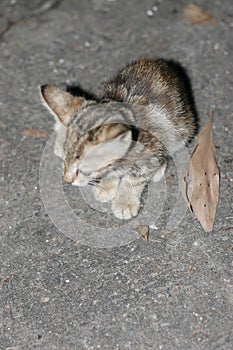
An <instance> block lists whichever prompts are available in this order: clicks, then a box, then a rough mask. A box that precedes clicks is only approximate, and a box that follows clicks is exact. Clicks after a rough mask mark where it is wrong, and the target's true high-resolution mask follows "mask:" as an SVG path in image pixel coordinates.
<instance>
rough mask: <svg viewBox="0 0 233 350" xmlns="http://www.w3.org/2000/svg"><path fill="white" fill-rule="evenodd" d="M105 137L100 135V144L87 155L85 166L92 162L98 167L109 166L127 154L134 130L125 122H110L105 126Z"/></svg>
mask: <svg viewBox="0 0 233 350" xmlns="http://www.w3.org/2000/svg"><path fill="white" fill-rule="evenodd" d="M104 127H105V128H106V130H104V131H105V132H106V134H105V137H103V134H102V139H101V138H99V137H98V141H99V142H98V144H97V145H96V146H94V147H93V148H92V149H91V150H90V152H88V154H87V155H86V157H85V159H84V162H83V166H84V169H85V167H87V168H88V167H89V166H90V164H92V166H93V167H94V168H96V169H98V168H99V169H100V168H102V167H103V166H107V165H108V164H111V163H112V162H114V161H116V160H117V159H121V158H123V157H124V156H125V154H126V153H127V151H128V149H129V148H130V145H131V143H132V131H131V130H130V129H129V128H128V127H127V126H126V125H124V124H108V125H106V126H104Z"/></svg>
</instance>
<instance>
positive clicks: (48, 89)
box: [40, 84, 85, 125]
mask: <svg viewBox="0 0 233 350" xmlns="http://www.w3.org/2000/svg"><path fill="white" fill-rule="evenodd" d="M40 91H41V96H42V99H43V101H44V103H45V105H46V107H47V108H48V109H49V110H50V111H51V112H52V113H53V114H55V116H57V117H58V118H59V120H60V121H61V122H62V123H63V124H64V125H67V124H68V123H69V121H70V119H71V117H72V116H73V115H74V114H75V112H77V110H78V109H79V108H80V107H81V105H82V104H83V103H84V101H85V100H84V99H83V98H81V97H75V96H73V95H71V94H69V93H68V92H66V91H63V90H61V89H60V88H59V87H57V86H56V85H51V84H48V85H43V86H41V88H40Z"/></svg>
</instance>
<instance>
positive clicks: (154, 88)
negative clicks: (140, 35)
mask: <svg viewBox="0 0 233 350" xmlns="http://www.w3.org/2000/svg"><path fill="white" fill-rule="evenodd" d="M181 85H182V84H181ZM181 85H180V86H179V75H178V72H176V69H175V67H174V65H172V64H171V63H170V62H167V61H165V60H162V59H153V58H151V59H146V58H144V59H141V60H139V61H136V62H133V63H131V64H128V65H127V66H126V67H125V68H123V69H122V70H121V71H120V72H119V73H118V74H117V75H116V76H115V77H114V78H113V79H111V80H110V81H109V82H108V83H107V84H106V85H105V86H104V94H105V96H106V97H108V98H112V99H115V100H118V101H119V102H128V103H136V102H137V101H138V100H140V102H141V103H150V102H154V101H155V99H157V101H158V102H159V99H160V98H161V97H163V96H164V94H166V95H168V96H172V95H173V97H175V96H174V95H176V94H177V89H178V90H180V89H181V88H182V87H181Z"/></svg>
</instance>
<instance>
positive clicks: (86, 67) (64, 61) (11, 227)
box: [0, 0, 233, 350]
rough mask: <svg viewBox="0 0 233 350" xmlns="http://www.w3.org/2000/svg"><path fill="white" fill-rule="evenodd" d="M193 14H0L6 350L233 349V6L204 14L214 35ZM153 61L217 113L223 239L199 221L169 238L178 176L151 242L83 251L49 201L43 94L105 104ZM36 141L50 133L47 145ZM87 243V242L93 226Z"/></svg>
mask: <svg viewBox="0 0 233 350" xmlns="http://www.w3.org/2000/svg"><path fill="white" fill-rule="evenodd" d="M188 3H189V1H184V0H176V1H172V0H162V1H158V0H157V1H156V0H155V1H151V0H144V1H139V0H129V1H123V0H119V1H118V0H115V1H114V0H111V1H110V0H109V1H108V0H92V1H91V0H78V1H75V0H69V1H26V0H25V1H23V0H22V1H20V0H18V1H17V0H15V1H10V0H9V1H6V0H2V1H1V2H0V35H1V43H0V72H1V79H0V118H1V119H0V126H1V131H0V132H1V135H0V147H1V148H0V158H1V162H0V167H1V177H0V193H1V207H0V211H1V214H0V215H1V236H0V240H1V244H0V250H1V272H0V273H1V291H0V303H1V304H0V310H1V319H0V322H1V333H0V349H4V350H6V349H8V350H31V349H41V350H55V349H58V350H68V349H69V350H70V349H77V350H84V349H88V350H91V349H101V350H103V349H106V350H110V349H111V350H116V349H122V350H127V349H128V350H129V349H132V350H147V349H155V350H159V349H162V350H174V349H179V350H200V349H201V350H202V349H203V350H230V349H232V344H233V333H232V329H233V308H232V304H233V285H232V268H233V262H232V256H233V253H232V247H233V245H232V232H233V229H232V218H233V214H232V206H231V204H232V178H233V168H232V153H231V152H232V146H233V145H232V117H233V112H232V111H233V78H232V77H233V60H232V57H233V40H232V32H233V2H232V1H231V0H224V1H220V0H213V1H204V0H197V1H195V3H196V4H197V5H199V6H200V7H202V8H203V9H204V10H205V11H207V12H209V13H211V14H212V15H213V16H214V17H215V18H216V20H217V24H216V23H208V24H202V25H195V24H192V23H191V22H190V21H189V20H187V19H185V18H184V16H183V8H184V6H185V5H187V4H188ZM154 6H156V7H157V8H156V7H154ZM153 7H154V10H153V9H152V8H153ZM148 11H149V12H148ZM141 56H150V57H151V56H159V57H165V58H168V59H174V60H176V61H178V62H180V63H181V64H182V66H183V67H184V68H185V69H186V70H187V72H188V74H189V76H190V79H191V83H192V88H193V93H194V97H195V101H196V107H197V110H198V113H199V119H200V126H203V125H205V124H206V123H207V121H208V114H209V110H210V109H212V110H213V111H214V137H215V144H216V148H217V160H218V164H219V167H220V171H221V193H220V201H219V206H218V211H217V216H216V221H215V225H214V231H213V232H212V233H209V234H206V233H205V232H204V231H203V229H202V228H201V226H200V224H199V223H198V221H197V220H196V219H195V218H194V216H193V215H192V214H191V213H188V212H187V213H186V215H185V216H184V218H183V220H182V222H181V223H180V225H179V226H178V227H177V228H176V229H175V230H174V231H173V232H171V233H168V234H167V235H165V236H164V235H162V234H161V232H163V229H164V227H165V226H166V220H167V217H168V214H167V213H169V211H171V210H172V205H173V204H172V203H173V202H174V198H173V195H172V187H173V186H177V184H176V182H177V175H176V171H175V169H173V168H172V164H171V168H170V170H168V174H167V196H168V198H167V201H166V203H165V205H164V210H163V212H162V213H161V215H160V217H159V219H158V222H157V228H158V229H157V230H152V232H151V240H149V242H146V241H145V240H143V238H140V237H138V239H135V240H132V241H131V242H129V243H128V244H125V245H121V246H116V247H114V248H111V249H110V248H108V249H106V248H98V247H94V246H88V245H84V244H80V243H79V242H75V241H74V240H72V239H69V238H68V237H66V235H65V234H63V233H62V232H60V231H59V230H58V229H57V227H56V226H54V224H53V223H52V222H51V220H50V218H49V215H48V213H47V212H46V210H45V208H44V206H43V203H42V200H41V196H40V191H39V166H40V159H41V156H42V152H43V150H44V147H45V145H46V142H47V140H48V139H49V135H50V133H52V127H53V120H52V117H50V116H49V114H48V112H47V111H46V110H45V109H44V107H43V106H42V104H41V102H40V97H39V90H38V87H39V86H40V85H42V84H45V83H47V82H51V83H55V84H57V85H59V86H61V87H64V88H65V87H67V86H68V85H69V86H71V85H75V86H77V85H79V86H81V87H82V88H83V89H86V90H87V91H91V92H95V91H96V90H97V87H99V86H101V84H102V83H103V82H104V81H106V80H107V79H108V78H109V77H111V76H112V75H113V74H114V73H115V72H116V71H117V70H118V69H119V68H121V67H122V66H123V65H124V64H126V63H128V62H130V61H132V60H135V59H137V58H138V57H141ZM27 128H28V129H29V131H25V129H27ZM30 129H36V130H42V131H47V132H48V134H47V136H46V137H43V136H44V134H43V133H42V134H39V135H35V136H40V137H35V136H33V135H34V134H33V130H31V131H30ZM173 175H174V176H173ZM66 191H67V196H68V195H69V193H68V192H71V187H67V189H66ZM169 193H171V198H170V199H169ZM71 197H72V194H71ZM73 202H75V201H73V198H71V199H70V203H71V204H70V205H71V206H72V205H74V207H75V209H74V210H76V213H77V215H79V214H80V215H83V213H85V214H86V215H87V216H88V215H89V217H90V219H89V223H90V225H92V224H93V222H94V223H95V222H96V221H98V215H97V214H98V213H96V212H95V211H94V210H93V209H92V210H91V209H89V208H88V206H87V205H86V204H85V203H83V204H82V203H81V202H80V203H79V202H78V203H76V204H75V203H73ZM111 220H112V221H111ZM114 220H115V219H114V218H112V219H111V217H110V218H109V221H108V226H109V225H111V222H112V223H114V222H115V221H114ZM77 230H78V232H81V233H82V234H83V235H84V236H85V233H86V232H85V230H84V229H83V227H82V225H80V226H79V227H77ZM96 230H98V228H97V229H96ZM124 230H125V231H127V227H126V228H125V226H123V227H122V234H124Z"/></svg>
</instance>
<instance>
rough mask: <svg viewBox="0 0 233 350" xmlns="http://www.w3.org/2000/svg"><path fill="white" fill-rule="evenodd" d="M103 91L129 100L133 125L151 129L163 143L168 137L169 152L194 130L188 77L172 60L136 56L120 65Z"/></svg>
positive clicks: (117, 99)
mask: <svg viewBox="0 0 233 350" xmlns="http://www.w3.org/2000/svg"><path fill="white" fill-rule="evenodd" d="M103 91H104V97H105V98H107V99H112V100H115V101H118V102H126V103H129V104H130V105H131V106H132V109H133V111H134V112H135V121H136V123H137V125H139V126H141V127H143V128H145V129H146V130H151V131H154V132H155V133H156V135H157V136H158V137H160V139H161V140H162V141H163V142H164V143H167V142H168V141H166V140H167V139H170V140H171V142H170V141H169V142H170V143H171V144H169V145H167V148H168V149H169V151H170V152H171V153H173V150H174V151H175V150H176V149H179V148H180V145H181V144H184V143H186V142H187V141H188V140H189V139H191V138H192V137H193V135H194V133H195V129H196V126H195V118H196V116H195V107H194V103H193V99H192V93H191V87H190V83H189V79H188V77H187V75H186V73H185V71H184V70H183V68H182V67H181V66H180V65H179V64H177V63H174V62H173V61H166V60H163V59H153V58H152V59H147V58H144V59H140V60H138V61H136V62H133V63H131V64H129V65H127V66H126V67H125V68H123V69H122V70H121V71H120V72H119V73H118V74H117V75H116V76H115V77H114V78H113V79H112V80H110V81H109V82H108V83H107V84H106V85H105V87H104V89H103ZM173 136H174V137H173Z"/></svg>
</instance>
